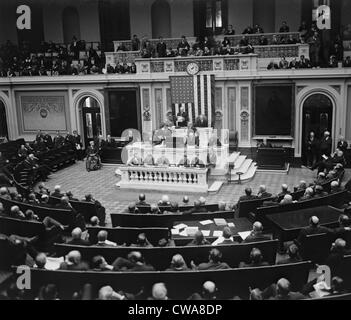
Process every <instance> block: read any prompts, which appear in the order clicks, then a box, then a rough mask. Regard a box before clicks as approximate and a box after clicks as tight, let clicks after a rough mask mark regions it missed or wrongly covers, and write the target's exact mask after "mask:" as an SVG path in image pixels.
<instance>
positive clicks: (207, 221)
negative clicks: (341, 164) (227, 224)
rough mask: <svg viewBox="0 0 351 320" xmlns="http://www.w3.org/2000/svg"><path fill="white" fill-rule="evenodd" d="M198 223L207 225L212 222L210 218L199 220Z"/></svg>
mask: <svg viewBox="0 0 351 320" xmlns="http://www.w3.org/2000/svg"><path fill="white" fill-rule="evenodd" d="M200 223H201V224H202V225H203V226H207V225H208V224H211V223H213V221H212V220H203V221H200Z"/></svg>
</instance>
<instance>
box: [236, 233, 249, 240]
mask: <svg viewBox="0 0 351 320" xmlns="http://www.w3.org/2000/svg"><path fill="white" fill-rule="evenodd" d="M250 234H251V231H243V232H238V235H239V236H240V237H241V239H243V240H245V239H246V238H247V237H248V236H249V235H250Z"/></svg>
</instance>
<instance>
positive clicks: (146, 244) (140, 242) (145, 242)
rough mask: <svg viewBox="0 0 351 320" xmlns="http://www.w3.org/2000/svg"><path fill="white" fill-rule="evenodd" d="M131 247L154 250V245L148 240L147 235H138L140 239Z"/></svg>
mask: <svg viewBox="0 0 351 320" xmlns="http://www.w3.org/2000/svg"><path fill="white" fill-rule="evenodd" d="M130 246H131V247H143V248H152V247H153V245H152V244H151V243H150V242H149V240H148V239H147V238H146V235H145V233H140V234H138V238H137V241H136V243H132V244H131V245H130Z"/></svg>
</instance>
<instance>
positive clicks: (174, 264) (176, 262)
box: [166, 254, 190, 271]
mask: <svg viewBox="0 0 351 320" xmlns="http://www.w3.org/2000/svg"><path fill="white" fill-rule="evenodd" d="M189 270H190V269H189V268H188V266H187V265H186V262H185V260H184V258H183V257H182V256H181V255H180V254H176V255H174V256H173V257H172V261H171V266H170V267H169V268H168V269H166V271H189Z"/></svg>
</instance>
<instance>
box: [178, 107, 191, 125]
mask: <svg viewBox="0 0 351 320" xmlns="http://www.w3.org/2000/svg"><path fill="white" fill-rule="evenodd" d="M188 121H189V115H188V113H187V112H186V111H185V108H184V107H183V106H182V107H181V108H180V110H179V112H178V113H177V124H178V127H187V126H188Z"/></svg>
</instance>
